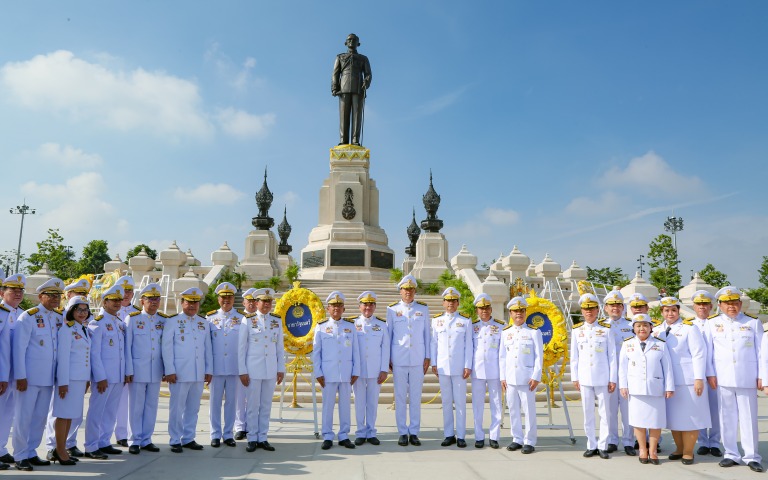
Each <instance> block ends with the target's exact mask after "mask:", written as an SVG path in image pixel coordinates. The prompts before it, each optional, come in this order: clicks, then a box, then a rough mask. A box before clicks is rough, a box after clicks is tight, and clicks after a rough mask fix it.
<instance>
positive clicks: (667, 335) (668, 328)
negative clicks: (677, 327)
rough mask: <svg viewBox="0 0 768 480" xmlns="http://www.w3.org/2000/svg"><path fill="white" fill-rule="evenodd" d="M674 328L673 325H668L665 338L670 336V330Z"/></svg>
mask: <svg viewBox="0 0 768 480" xmlns="http://www.w3.org/2000/svg"><path fill="white" fill-rule="evenodd" d="M670 330H672V327H667V334H666V335H665V336H664V338H669V331H670Z"/></svg>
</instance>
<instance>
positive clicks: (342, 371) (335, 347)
mask: <svg viewBox="0 0 768 480" xmlns="http://www.w3.org/2000/svg"><path fill="white" fill-rule="evenodd" d="M312 345H313V350H312V365H313V368H314V369H315V378H317V377H325V382H326V383H332V382H349V381H350V380H351V377H353V376H355V377H359V376H360V349H359V347H358V346H357V335H356V333H355V322H353V321H351V320H345V319H339V320H333V319H332V318H329V319H327V320H323V321H322V322H319V323H318V324H317V326H316V327H315V337H314V339H313V342H312Z"/></svg>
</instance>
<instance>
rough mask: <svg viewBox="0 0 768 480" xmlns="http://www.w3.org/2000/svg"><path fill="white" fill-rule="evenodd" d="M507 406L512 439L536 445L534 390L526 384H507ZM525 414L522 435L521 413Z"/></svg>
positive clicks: (524, 443) (536, 429)
mask: <svg viewBox="0 0 768 480" xmlns="http://www.w3.org/2000/svg"><path fill="white" fill-rule="evenodd" d="M507 406H508V407H509V426H510V433H511V434H512V441H513V442H515V443H520V444H523V445H531V446H533V447H535V446H536V440H537V439H538V432H539V431H538V428H537V427H536V392H532V391H531V389H530V387H528V385H510V384H507ZM523 413H524V414H525V436H523V422H522V414H523Z"/></svg>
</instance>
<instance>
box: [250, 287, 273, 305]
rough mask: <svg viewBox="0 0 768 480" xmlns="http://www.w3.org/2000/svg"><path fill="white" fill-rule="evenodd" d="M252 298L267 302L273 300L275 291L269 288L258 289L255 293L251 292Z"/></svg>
mask: <svg viewBox="0 0 768 480" xmlns="http://www.w3.org/2000/svg"><path fill="white" fill-rule="evenodd" d="M253 298H255V299H256V300H261V301H264V302H266V301H269V300H274V298H275V291H274V290H272V289H271V288H260V289H258V290H256V291H255V292H253Z"/></svg>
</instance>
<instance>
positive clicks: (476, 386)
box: [472, 378, 501, 441]
mask: <svg viewBox="0 0 768 480" xmlns="http://www.w3.org/2000/svg"><path fill="white" fill-rule="evenodd" d="M486 389H488V403H489V404H490V406H491V428H490V430H489V435H490V437H491V440H496V441H498V440H499V433H500V432H499V430H501V380H499V379H498V378H496V379H481V378H473V379H472V414H473V417H474V419H475V441H483V440H485V432H484V431H483V415H484V413H485V390H486Z"/></svg>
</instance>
